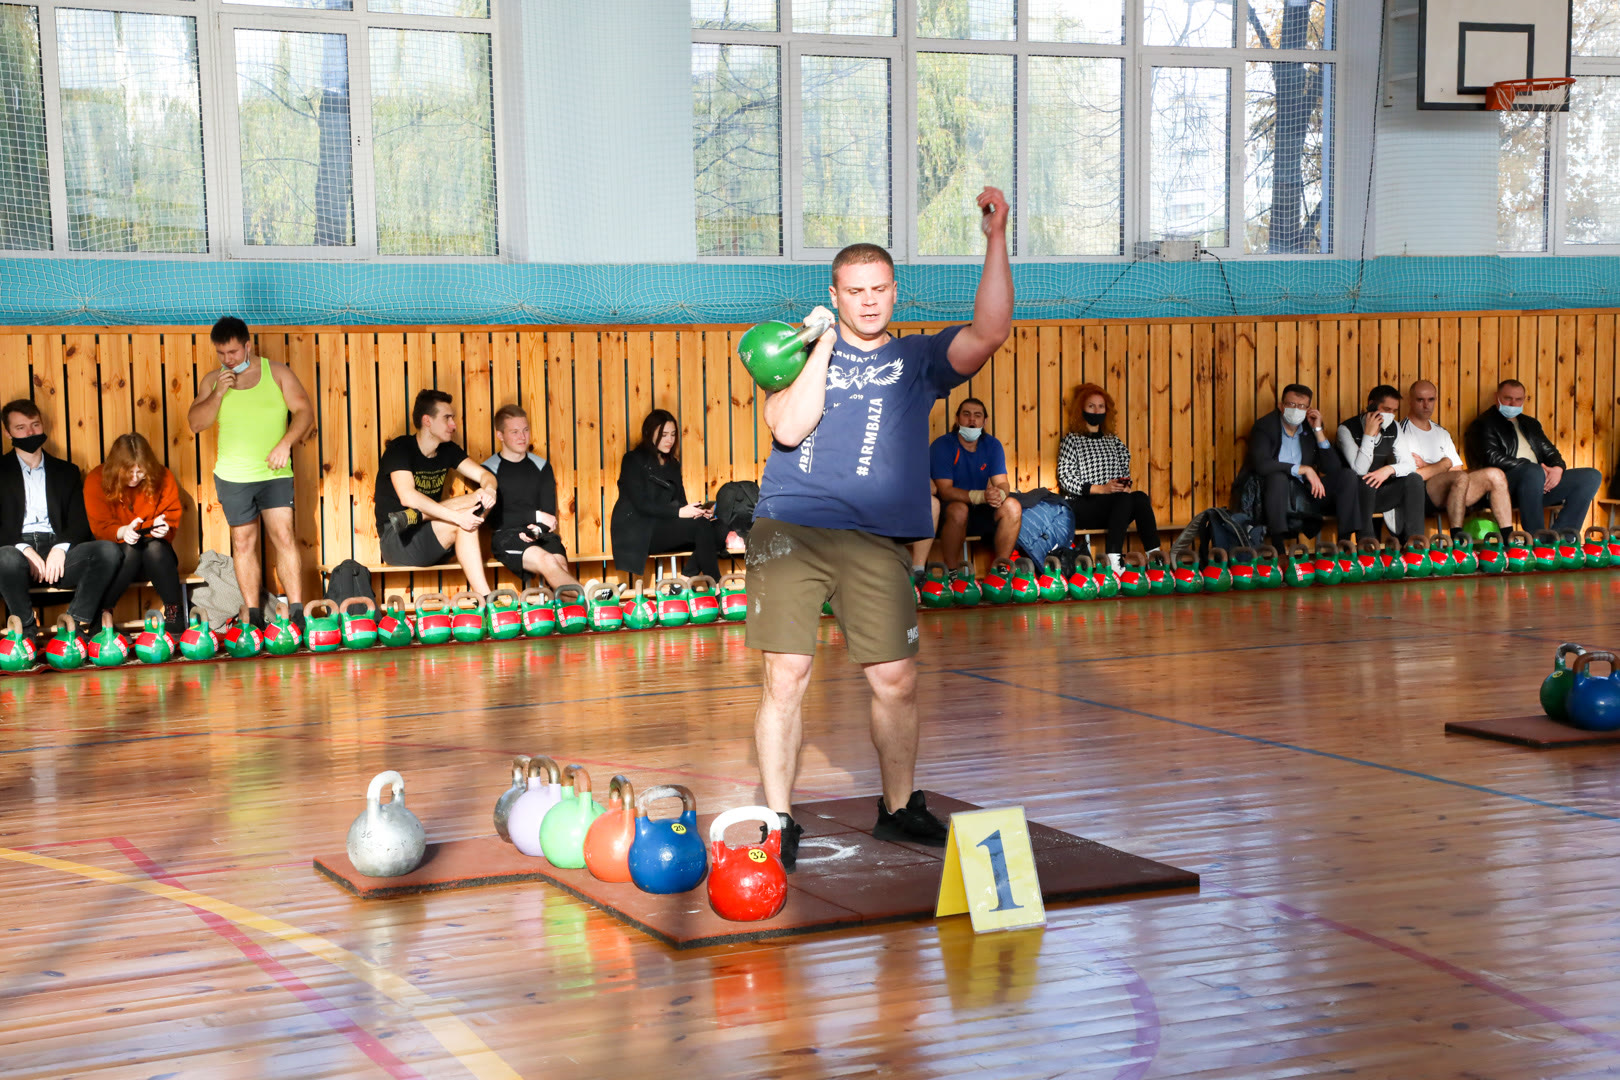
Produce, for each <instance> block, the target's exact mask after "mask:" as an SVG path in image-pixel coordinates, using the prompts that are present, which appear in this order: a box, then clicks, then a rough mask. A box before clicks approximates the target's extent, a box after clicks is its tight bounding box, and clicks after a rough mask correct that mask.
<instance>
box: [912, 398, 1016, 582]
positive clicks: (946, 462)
mask: <svg viewBox="0 0 1620 1080" xmlns="http://www.w3.org/2000/svg"><path fill="white" fill-rule="evenodd" d="M987 415H988V414H987V413H986V412H985V408H984V402H982V401H980V400H979V399H978V398H971V397H970V398H964V399H962V404H960V405H958V406H957V407H956V423H955V424H954V425H953V426H952V427H951V430H950V431H949V432H947V433H945V434H944V435H941V436H940V437H939V438H937V439H935V440H934V442H933V444H932V445H931V446H929V448H928V464H929V471H928V475H929V478H930V479H932V480H933V482H934V494H935V495H936V496H937V497H938V498H939V510H940V515H939V548H940V555H941V557H942V559H943V560H944V563H945V566H946V568H947V569H950V570H952V571H955V570H956V569H957V568H958V567H959V566H960V565H961V563H962V554H963V550H962V545H963V543H964V542H965V541H966V540H967V537H968V535H969V534H970V533H971V534H972V535H974V536H982V537H985V538H986V539H989V540H990V548H991V551H992V552H993V553H994V555H995V557H996V558H998V559H1010V558H1012V557H1013V551H1014V549H1015V548H1017V546H1018V526H1019V523H1020V522H1022V520H1023V516H1024V508H1023V507H1022V506H1021V505H1019V502H1018V500H1017V499H1013V498H1009V496H1010V495H1011V494H1012V483H1011V481H1009V480H1008V479H1007V452H1006V451H1005V450H1003V449H1002V446H1001V441H1000V440H999V439H997V438H996V437H995V436H994V435H990V434H988V433H986V432H985V430H984V422H985V419H986V417H987Z"/></svg>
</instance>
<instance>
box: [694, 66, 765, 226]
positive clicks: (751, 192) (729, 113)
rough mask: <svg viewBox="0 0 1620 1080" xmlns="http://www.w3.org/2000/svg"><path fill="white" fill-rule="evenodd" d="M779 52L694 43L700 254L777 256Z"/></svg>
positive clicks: (695, 134)
mask: <svg viewBox="0 0 1620 1080" xmlns="http://www.w3.org/2000/svg"><path fill="white" fill-rule="evenodd" d="M780 52H781V50H780V49H776V48H773V47H770V46H758V45H704V44H697V45H693V46H692V84H693V87H692V89H693V93H692V101H693V116H692V155H693V159H694V161H695V163H696V178H697V190H696V195H697V222H698V254H699V255H780V254H782V107H781V89H780V59H779V54H780Z"/></svg>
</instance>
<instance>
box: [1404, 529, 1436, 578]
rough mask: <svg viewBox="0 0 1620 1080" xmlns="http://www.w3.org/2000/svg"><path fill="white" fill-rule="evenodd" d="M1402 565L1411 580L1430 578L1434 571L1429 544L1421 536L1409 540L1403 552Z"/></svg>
mask: <svg viewBox="0 0 1620 1080" xmlns="http://www.w3.org/2000/svg"><path fill="white" fill-rule="evenodd" d="M1401 565H1402V566H1403V567H1405V568H1406V577H1407V578H1409V579H1420V578H1426V577H1428V576H1429V572H1430V570H1431V569H1432V567H1431V566H1430V565H1429V542H1428V541H1427V540H1425V539H1424V538H1423V537H1421V536H1414V537H1411V538H1410V539H1408V540H1407V541H1406V547H1405V549H1404V550H1402V552H1401Z"/></svg>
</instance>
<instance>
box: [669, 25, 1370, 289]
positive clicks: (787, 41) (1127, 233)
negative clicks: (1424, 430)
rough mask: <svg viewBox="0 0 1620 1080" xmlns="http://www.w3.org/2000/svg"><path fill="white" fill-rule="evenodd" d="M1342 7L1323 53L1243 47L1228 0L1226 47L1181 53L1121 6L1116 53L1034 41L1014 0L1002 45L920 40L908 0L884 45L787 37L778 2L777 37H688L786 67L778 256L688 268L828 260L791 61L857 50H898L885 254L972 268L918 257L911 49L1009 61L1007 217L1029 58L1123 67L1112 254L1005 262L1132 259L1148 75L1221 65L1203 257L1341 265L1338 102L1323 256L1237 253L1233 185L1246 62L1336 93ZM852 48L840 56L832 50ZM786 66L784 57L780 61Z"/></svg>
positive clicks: (1021, 160)
mask: <svg viewBox="0 0 1620 1080" xmlns="http://www.w3.org/2000/svg"><path fill="white" fill-rule="evenodd" d="M1348 2H1349V0H1335V3H1334V12H1333V15H1334V27H1333V34H1332V39H1331V41H1332V45H1333V48H1331V49H1263V48H1259V47H1252V46H1250V45H1249V44H1248V32H1247V27H1248V13H1249V7H1250V4H1249V0H1231V3H1232V8H1233V12H1232V35H1233V36H1232V45H1231V46H1230V47H1225V46H1222V47H1214V48H1211V47H1200V48H1190V47H1189V48H1183V47H1178V46H1171V45H1146V44H1144V43H1143V38H1144V36H1145V35H1144V32H1143V26H1144V19H1145V11H1146V6H1147V5H1146V0H1125V4H1124V7H1125V15H1124V18H1125V33H1124V38H1125V40H1124V41H1123V42H1122V43H1120V44H1113V45H1091V44H1080V43H1072V42H1044V41H1031V40H1029V25H1030V23H1029V6H1030V5H1029V0H1015V9H1014V10H1015V17H1016V20H1017V28H1016V29H1017V32H1016V35H1015V37H1014V38H1013V39H1012V40H1007V41H980V40H968V39H960V38H930V37H922V36H920V35H918V34H917V32H916V27H917V17H916V15H917V0H896V15H895V18H896V33H895V36H894V37H892V38H883V37H876V36H872V37H866V36H849V35H832V34H801V33H796V32H794V31H793V29H792V18H793V12H792V8H793V0H778V29H777V30H775V31H759V30H699V29H693V30H692V32H691V35H692V42H693V43H694V44H719V45H743V44H753V45H774V46H777V47H779V48H781V50H782V53H781V55H782V61H783V65H784V71H785V68H786V65H787V64H789V63H791V64H792V65H793V76H792V78H793V81H792V83H791V84H790V83H789V79H788V76H787V75H786V74H785V73H784V76H783V79H782V82H781V84H780V88H779V92H780V93H781V96H782V100H781V102H780V108H781V117H782V131H783V144H782V222H783V237H782V254H781V255H770V256H735V255H699V256H698V257H697V259H698V261H699V262H705V263H707V262H713V263H722V264H725V265H739V264H747V263H767V264H768V263H783V262H790V263H791V262H824V261H826V260H827V259H829V258H830V257H831V256H832V255H833V254H834V251H833V250H831V249H819V248H817V249H811V248H805V247H804V246H803V243H802V228H801V222H800V221H799V203H800V190H801V185H802V180H803V177H802V174H801V171H800V167H799V154H800V153H801V151H802V148H801V146H800V142H799V140H800V137H801V132H800V125H801V120H800V102H799V100H798V98H797V93H798V79H799V77H800V74H799V65H798V60H797V57H798V56H799V55H803V54H804V53H807V52H808V53H810V54H812V55H823V54H827V55H852V56H853V55H869V53H868V52H866V51H865V50H871V49H874V48H880V47H886V48H887V49H891V50H895V51H897V52H898V55H899V58H900V60H899V61H897V62H896V63H898V66H897V67H891V69H890V70H891V73H892V77H891V86H893V87H894V88H895V89H894V91H893V92H892V93H891V96H890V105H889V108H890V117H891V128H890V130H891V133H892V134H891V146H892V147H893V162H892V164H891V167H890V185H891V193H890V207H891V210H890V213H891V215H892V226H891V232H892V243H891V247H890V251H891V254H893V256H894V257H895V259H896V260H897V261H901V262H906V263H913V264H922V265H926V264H931V263H942V264H972V263H978V262H980V261H982V258H983V257H982V256H978V255H971V256H963V255H921V254H918V253H917V196H916V191H915V178H916V175H917V78H916V71H917V67H916V56H917V54H918V53H921V52H960V53H978V54H991V55H1011V56H1013V57H1014V58H1015V78H1016V82H1015V83H1014V99H1015V114H1014V115H1015V128H1014V132H1013V175H1014V178H1015V179H1014V190H1013V191H1011V192H1008V196H1009V198H1010V199H1011V201H1012V203H1013V209H1014V211H1015V212H1016V211H1019V210H1020V208H1021V207H1023V206H1025V205H1027V194H1028V192H1027V190H1026V186H1027V184H1028V182H1029V175H1030V174H1029V168H1028V152H1029V143H1030V140H1029V135H1028V123H1029V117H1028V109H1027V108H1026V107H1024V106H1025V102H1026V101H1027V95H1028V86H1029V57H1030V56H1056V57H1068V56H1072V57H1104V58H1114V59H1118V60H1120V61H1121V63H1122V69H1123V70H1122V86H1121V102H1122V104H1121V108H1122V116H1121V128H1122V130H1121V148H1120V152H1121V157H1122V158H1123V161H1122V169H1121V175H1122V184H1121V198H1122V202H1123V206H1122V208H1121V215H1122V222H1121V226H1122V232H1121V250H1120V251H1119V252H1117V253H1115V254H1111V255H1025V254H1023V253H1022V252H1018V251H1015V252H1014V253H1013V254H1012V256H1011V258H1012V261H1013V262H1037V263H1061V262H1103V263H1109V262H1112V263H1130V262H1134V261H1136V257H1135V244H1136V243H1137V242H1138V241H1144V240H1148V239H1150V237H1149V232H1148V230H1149V227H1150V221H1151V212H1150V208H1149V204H1148V200H1149V199H1150V198H1151V194H1150V183H1151V178H1150V176H1149V169H1148V164H1149V155H1150V153H1151V132H1150V129H1149V123H1150V119H1151V113H1152V102H1151V98H1150V96H1149V88H1150V86H1151V81H1152V69H1153V68H1154V67H1221V68H1227V69H1228V70H1229V71H1230V76H1229V79H1230V93H1229V97H1228V101H1227V110H1228V114H1227V131H1228V136H1229V139H1230V146H1231V151H1230V153H1229V155H1228V162H1227V165H1228V178H1229V179H1228V194H1227V221H1228V225H1227V244H1226V246H1224V247H1218V248H1211V249H1210V250H1211V251H1212V252H1213V253H1214V254H1215V255H1217V256H1219V257H1220V258H1222V259H1230V258H1244V259H1278V260H1285V259H1334V258H1344V257H1346V256H1345V254H1344V252H1343V251H1342V250H1340V249H1341V247H1342V245H1340V243H1339V238H1340V237H1341V236H1342V232H1341V230H1340V228H1339V214H1340V206H1339V203H1340V199H1339V197H1338V195H1339V191H1340V188H1341V181H1342V179H1343V178H1342V175H1341V173H1342V164H1341V163H1342V160H1343V158H1344V156H1345V155H1344V154H1343V152H1342V151H1341V149H1340V147H1341V142H1340V140H1341V137H1342V135H1343V130H1342V129H1343V125H1344V118H1343V113H1344V110H1343V109H1341V108H1340V107H1339V102H1338V101H1337V100H1331V101H1329V102H1327V104H1326V110H1325V111H1326V116H1325V119H1324V124H1325V126H1326V129H1327V131H1326V134H1327V146H1326V148H1325V151H1324V154H1325V156H1326V157H1327V159H1328V160H1327V161H1326V162H1325V163H1324V166H1323V173H1324V179H1325V184H1326V187H1327V191H1326V193H1325V198H1326V199H1327V200H1328V208H1327V212H1326V213H1325V214H1324V220H1323V222H1322V231H1323V235H1324V238H1325V239H1326V240H1327V242H1328V245H1329V249H1328V250H1327V251H1325V252H1306V253H1287V254H1271V253H1269V252H1254V253H1248V252H1245V251H1244V250H1243V245H1244V235H1245V233H1244V221H1245V219H1244V216H1243V215H1244V209H1245V206H1246V202H1245V199H1244V194H1245V192H1244V178H1245V176H1246V175H1247V172H1248V168H1247V166H1248V160H1247V149H1246V140H1245V139H1244V138H1243V135H1244V133H1245V132H1246V128H1245V127H1244V116H1245V112H1246V101H1247V97H1246V95H1247V75H1248V65H1249V64H1250V63H1256V62H1267V61H1271V62H1301V63H1315V64H1326V65H1331V66H1333V68H1334V72H1333V78H1332V86H1331V92H1332V93H1333V94H1335V95H1338V94H1340V93H1342V92H1343V91H1342V90H1341V87H1342V86H1343V85H1344V82H1345V74H1346V71H1347V69H1346V67H1345V65H1346V64H1347V63H1348V62H1349V57H1348V55H1347V53H1346V50H1345V42H1344V33H1343V28H1344V25H1345V22H1346V13H1345V11H1344V8H1345V7H1346V6H1347V5H1348ZM843 49H852V50H861V51H857V52H850V53H843V52H841V51H840V50H843ZM790 57H791V59H790ZM1026 234H1027V230H1026V228H1025V226H1024V225H1023V222H1022V221H1020V222H1019V224H1018V231H1017V235H1018V237H1019V238H1020V240H1022V239H1023V238H1024V237H1025V236H1026Z"/></svg>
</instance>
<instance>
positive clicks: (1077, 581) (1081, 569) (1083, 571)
mask: <svg viewBox="0 0 1620 1080" xmlns="http://www.w3.org/2000/svg"><path fill="white" fill-rule="evenodd" d="M1067 584H1068V586H1069V599H1070V600H1095V599H1097V564H1096V563H1095V562H1093V561H1092V558H1091V556H1090V555H1076V556H1075V558H1074V573H1072V574H1070V575H1069V580H1068V582H1067Z"/></svg>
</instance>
